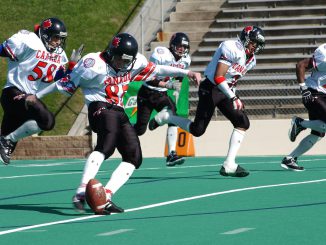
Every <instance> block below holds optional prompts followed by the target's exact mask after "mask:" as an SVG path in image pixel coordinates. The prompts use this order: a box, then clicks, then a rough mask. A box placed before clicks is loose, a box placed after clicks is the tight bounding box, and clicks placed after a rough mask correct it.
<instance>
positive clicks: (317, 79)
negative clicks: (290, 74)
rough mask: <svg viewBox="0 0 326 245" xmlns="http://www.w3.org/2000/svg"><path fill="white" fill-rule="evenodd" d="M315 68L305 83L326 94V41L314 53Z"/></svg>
mask: <svg viewBox="0 0 326 245" xmlns="http://www.w3.org/2000/svg"><path fill="white" fill-rule="evenodd" d="M312 59H313V66H314V69H313V71H312V73H311V75H310V76H309V77H307V78H306V80H305V84H306V85H307V86H308V87H310V88H312V89H314V90H317V91H319V92H322V93H324V94H326V43H324V44H322V45H320V46H319V47H318V48H317V49H316V50H315V52H314V54H313V57H312Z"/></svg>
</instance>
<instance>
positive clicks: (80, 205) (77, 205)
mask: <svg viewBox="0 0 326 245" xmlns="http://www.w3.org/2000/svg"><path fill="white" fill-rule="evenodd" d="M72 205H73V207H74V209H75V210H76V211H77V212H79V213H85V196H82V195H78V194H76V195H74V196H73V197H72Z"/></svg>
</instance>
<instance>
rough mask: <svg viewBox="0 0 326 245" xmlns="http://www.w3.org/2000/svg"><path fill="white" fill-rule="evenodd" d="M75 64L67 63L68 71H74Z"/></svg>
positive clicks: (72, 62)
mask: <svg viewBox="0 0 326 245" xmlns="http://www.w3.org/2000/svg"><path fill="white" fill-rule="evenodd" d="M76 64H77V62H74V61H69V62H68V69H69V70H71V71H72V69H74V66H75V65H76Z"/></svg>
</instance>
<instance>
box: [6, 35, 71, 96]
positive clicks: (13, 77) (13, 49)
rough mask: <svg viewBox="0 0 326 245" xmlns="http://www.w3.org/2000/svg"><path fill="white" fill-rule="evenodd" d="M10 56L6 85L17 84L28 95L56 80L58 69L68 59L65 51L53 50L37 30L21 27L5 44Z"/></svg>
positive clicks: (61, 67)
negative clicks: (47, 47)
mask: <svg viewBox="0 0 326 245" xmlns="http://www.w3.org/2000/svg"><path fill="white" fill-rule="evenodd" d="M3 47H4V49H5V52H6V53H7V54H8V55H9V56H10V58H9V61H8V75H7V81H6V84H5V87H4V88H7V87H12V86H15V87H17V88H18V89H19V90H21V91H22V92H25V93H27V94H35V93H36V92H37V91H39V90H42V89H43V88H45V87H47V86H48V85H49V83H51V82H53V79H54V77H55V75H56V72H57V71H58V70H59V68H60V69H63V66H64V65H65V64H66V63H67V62H68V58H67V56H66V53H65V51H64V50H62V49H61V48H60V50H59V52H54V53H50V52H48V51H47V50H46V48H45V46H44V44H43V42H42V41H41V39H40V38H39V37H38V36H37V35H36V34H35V33H33V32H29V31H26V30H21V31H19V32H18V33H16V34H14V35H13V36H12V37H10V38H9V39H7V40H6V41H5V42H4V43H3Z"/></svg>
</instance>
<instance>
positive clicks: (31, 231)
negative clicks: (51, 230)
mask: <svg viewBox="0 0 326 245" xmlns="http://www.w3.org/2000/svg"><path fill="white" fill-rule="evenodd" d="M45 231H47V230H27V231H22V232H45Z"/></svg>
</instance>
